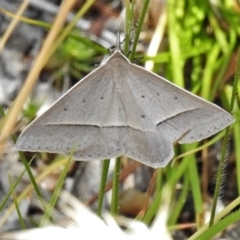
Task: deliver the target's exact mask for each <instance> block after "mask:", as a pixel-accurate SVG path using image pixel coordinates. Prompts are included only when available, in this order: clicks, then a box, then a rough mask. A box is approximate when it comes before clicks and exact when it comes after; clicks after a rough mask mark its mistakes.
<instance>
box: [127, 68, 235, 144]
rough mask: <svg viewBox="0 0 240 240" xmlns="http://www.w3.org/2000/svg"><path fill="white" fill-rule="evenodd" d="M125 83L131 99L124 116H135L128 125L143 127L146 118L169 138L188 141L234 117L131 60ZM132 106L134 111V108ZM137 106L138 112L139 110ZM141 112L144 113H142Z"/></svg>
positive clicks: (226, 123)
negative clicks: (132, 102) (130, 104)
mask: <svg viewBox="0 0 240 240" xmlns="http://www.w3.org/2000/svg"><path fill="white" fill-rule="evenodd" d="M129 68H130V69H129V70H128V71H127V72H128V78H127V81H128V82H127V87H128V88H129V89H130V90H129V91H130V92H131V93H132V96H131V98H132V99H134V106H135V108H134V109H129V108H128V109H127V110H125V113H126V117H127V121H128V122H129V121H132V118H129V117H128V116H130V115H131V114H132V115H135V116H138V121H134V122H130V123H129V124H130V125H133V126H135V127H136V128H138V126H139V125H140V127H141V128H142V129H143V130H144V126H146V129H150V128H149V127H148V126H149V122H151V123H153V124H154V126H156V131H158V132H159V133H161V134H162V135H163V136H164V137H165V138H166V139H169V140H170V141H171V142H174V141H176V140H179V139H180V140H179V143H190V142H195V141H199V140H202V139H204V138H207V137H209V136H211V135H213V134H215V133H217V132H218V131H220V130H222V129H224V128H225V127H226V126H228V125H230V124H231V123H233V122H234V118H233V117H232V116H231V115H230V114H229V113H227V112H226V111H224V110H223V109H221V108H219V107H218V106H216V105H215V104H212V103H210V102H208V101H206V100H204V99H202V98H199V97H197V96H195V95H193V94H191V93H190V92H188V91H186V90H184V89H181V88H179V87H177V86H176V85H174V84H172V83H170V82H169V81H167V80H165V79H163V78H161V77H159V76H157V75H156V74H153V73H150V72H148V71H146V70H145V69H143V68H141V67H138V66H136V65H134V64H131V65H129ZM135 109H136V111H135ZM139 109H140V110H141V113H139ZM143 116H144V117H143Z"/></svg>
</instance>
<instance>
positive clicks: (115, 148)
mask: <svg viewBox="0 0 240 240" xmlns="http://www.w3.org/2000/svg"><path fill="white" fill-rule="evenodd" d="M111 74H112V73H111V71H109V69H107V70H106V65H105V66H103V67H100V68H98V69H96V70H95V71H93V72H92V73H91V74H90V75H88V76H87V77H85V78H84V79H83V80H82V81H81V82H79V83H78V84H77V85H75V86H74V87H73V88H72V89H70V90H69V91H68V92H67V93H66V94H65V95H64V96H63V97H61V98H60V99H59V100H58V101H57V102H56V103H55V104H54V105H53V106H51V107H50V109H49V110H47V111H46V112H45V113H44V114H43V115H42V116H40V117H39V118H37V119H36V120H35V121H33V122H32V123H31V124H30V125H29V126H28V127H27V128H26V130H24V131H23V132H22V134H21V135H20V137H19V138H18V141H17V143H16V146H17V148H18V149H20V150H25V151H48V152H57V153H67V152H71V150H74V157H75V158H77V159H82V160H85V159H86V160H87V159H103V158H109V157H115V156H116V155H121V154H123V152H124V148H123V141H124V134H123V132H124V131H125V130H123V129H122V127H123V126H126V119H125V113H124V110H123V107H122V104H121V102H120V100H119V97H118V93H117V92H116V88H115V85H114V84H115V83H114V81H113V80H112V79H111ZM116 109H117V110H116ZM115 127H116V128H115Z"/></svg>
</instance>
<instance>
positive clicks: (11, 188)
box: [8, 172, 26, 229]
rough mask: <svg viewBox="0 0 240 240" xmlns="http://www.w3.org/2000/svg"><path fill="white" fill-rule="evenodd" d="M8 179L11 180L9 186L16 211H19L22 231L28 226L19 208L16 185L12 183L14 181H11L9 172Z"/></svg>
mask: <svg viewBox="0 0 240 240" xmlns="http://www.w3.org/2000/svg"><path fill="white" fill-rule="evenodd" d="M8 179H9V183H10V184H9V185H10V191H11V192H12V197H13V201H14V204H15V208H16V211H17V215H18V219H19V222H20V225H21V227H22V229H26V225H25V223H24V220H23V217H22V214H21V211H20V209H19V207H18V202H17V199H16V193H15V191H14V184H13V183H12V179H11V176H10V174H9V172H8Z"/></svg>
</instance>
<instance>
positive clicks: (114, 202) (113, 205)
mask: <svg viewBox="0 0 240 240" xmlns="http://www.w3.org/2000/svg"><path fill="white" fill-rule="evenodd" d="M120 169H121V157H118V158H117V159H116V162H115V169H114V175H113V187H112V202H111V213H112V214H113V215H117V214H118V188H119V173H120Z"/></svg>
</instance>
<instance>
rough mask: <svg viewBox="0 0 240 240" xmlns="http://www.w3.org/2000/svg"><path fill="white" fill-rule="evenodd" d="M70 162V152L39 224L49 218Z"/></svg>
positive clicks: (42, 224)
mask: <svg viewBox="0 0 240 240" xmlns="http://www.w3.org/2000/svg"><path fill="white" fill-rule="evenodd" d="M71 162H72V154H71V155H70V156H69V157H68V161H67V163H66V166H65V167H64V169H63V171H62V173H61V176H60V178H59V180H58V184H57V185H56V187H55V190H54V192H53V194H52V197H51V199H50V201H49V204H48V206H47V209H46V211H45V213H44V215H43V217H42V220H41V222H40V226H44V225H45V224H46V223H47V222H48V221H49V219H50V217H51V213H52V211H53V209H54V206H55V204H56V202H57V200H58V197H59V194H60V191H61V189H62V186H63V184H64V181H65V177H66V175H67V172H68V169H69V167H70V164H71Z"/></svg>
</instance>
